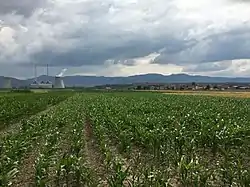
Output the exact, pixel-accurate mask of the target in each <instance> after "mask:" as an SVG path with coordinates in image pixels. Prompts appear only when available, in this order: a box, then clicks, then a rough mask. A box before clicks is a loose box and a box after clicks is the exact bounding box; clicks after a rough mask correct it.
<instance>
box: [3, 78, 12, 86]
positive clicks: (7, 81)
mask: <svg viewBox="0 0 250 187" xmlns="http://www.w3.org/2000/svg"><path fill="white" fill-rule="evenodd" d="M3 88H4V89H11V88H12V84H11V78H10V77H4V81H3Z"/></svg>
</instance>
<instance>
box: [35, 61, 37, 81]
mask: <svg viewBox="0 0 250 187" xmlns="http://www.w3.org/2000/svg"><path fill="white" fill-rule="evenodd" d="M35 81H37V72H36V64H35Z"/></svg>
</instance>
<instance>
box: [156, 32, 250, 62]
mask: <svg viewBox="0 0 250 187" xmlns="http://www.w3.org/2000/svg"><path fill="white" fill-rule="evenodd" d="M249 38H250V29H249V28H248V27H242V28H237V29H234V30H231V31H228V32H223V33H220V34H214V35H210V36H209V37H206V38H204V39H202V40H200V41H193V42H191V43H190V44H189V45H188V46H186V47H184V48H183V50H180V51H178V52H177V53H175V54H171V53H169V52H168V51H164V52H163V53H162V54H161V55H160V56H159V57H157V58H156V59H155V62H154V63H159V64H165V63H169V62H175V64H179V65H185V64H187V63H188V64H198V63H208V62H216V61H226V60H235V59H248V58H250V53H249V50H248V49H249V47H250V43H249V41H248V39H249Z"/></svg>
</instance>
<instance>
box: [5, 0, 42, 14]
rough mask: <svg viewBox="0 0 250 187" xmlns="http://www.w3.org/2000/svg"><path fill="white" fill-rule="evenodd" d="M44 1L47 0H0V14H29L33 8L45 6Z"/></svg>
mask: <svg viewBox="0 0 250 187" xmlns="http://www.w3.org/2000/svg"><path fill="white" fill-rule="evenodd" d="M46 3H47V0H0V14H8V13H16V14H20V15H23V16H30V15H31V14H32V12H33V11H34V10H35V9H37V8H40V7H43V6H45V5H46Z"/></svg>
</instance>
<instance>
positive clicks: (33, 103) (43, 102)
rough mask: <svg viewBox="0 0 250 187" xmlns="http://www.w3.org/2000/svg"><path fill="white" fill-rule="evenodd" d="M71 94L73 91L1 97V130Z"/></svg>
mask: <svg viewBox="0 0 250 187" xmlns="http://www.w3.org/2000/svg"><path fill="white" fill-rule="evenodd" d="M71 95H72V94H71V93H63V94H58V93H47V94H23V95H14V96H13V97H10V96H7V97H0V105H1V108H2V110H1V113H0V130H1V129H4V128H5V127H6V126H8V125H9V124H13V123H16V122H18V121H20V120H22V119H27V118H28V117H30V116H31V115H34V114H36V113H38V112H40V111H43V110H45V109H46V108H48V107H49V106H53V105H56V104H58V103H59V102H61V101H63V100H65V99H67V98H68V97H69V96H71Z"/></svg>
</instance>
